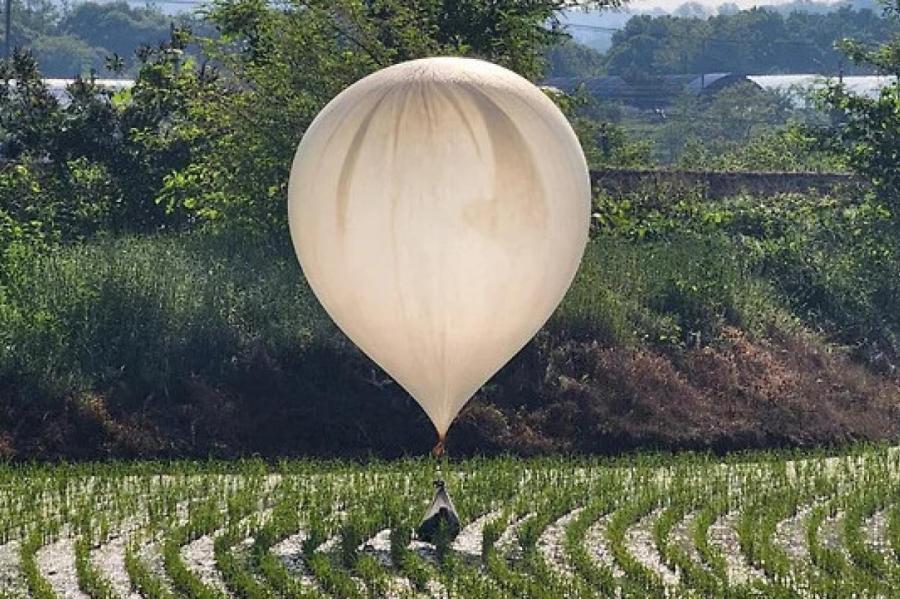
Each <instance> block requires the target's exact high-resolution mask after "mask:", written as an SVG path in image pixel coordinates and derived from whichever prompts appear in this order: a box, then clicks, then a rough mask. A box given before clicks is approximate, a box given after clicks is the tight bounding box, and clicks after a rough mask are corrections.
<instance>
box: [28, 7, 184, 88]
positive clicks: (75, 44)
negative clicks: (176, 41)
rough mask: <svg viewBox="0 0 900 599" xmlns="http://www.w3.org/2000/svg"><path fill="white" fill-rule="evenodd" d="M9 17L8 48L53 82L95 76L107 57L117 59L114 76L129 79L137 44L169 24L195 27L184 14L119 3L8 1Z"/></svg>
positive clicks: (163, 32) (162, 36)
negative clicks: (25, 53)
mask: <svg viewBox="0 0 900 599" xmlns="http://www.w3.org/2000/svg"><path fill="white" fill-rule="evenodd" d="M12 17H13V18H12V41H13V47H18V48H20V49H27V50H29V51H30V52H31V53H32V54H33V55H34V57H35V59H36V60H37V62H38V64H39V65H40V69H41V72H42V73H43V74H44V76H46V77H56V78H70V77H74V76H76V75H82V76H85V77H87V76H89V75H90V74H91V73H94V72H101V71H103V70H104V68H105V60H106V57H107V56H110V55H113V54H115V55H118V56H120V57H122V58H123V62H122V65H121V69H119V71H120V72H124V73H127V74H130V75H135V74H136V73H137V71H138V69H139V67H140V61H139V60H138V59H137V57H136V51H137V50H138V49H139V48H140V47H141V46H148V47H153V46H156V45H158V44H160V43H162V42H164V41H166V40H167V39H168V38H169V35H170V26H171V24H172V23H173V22H175V23H178V24H179V25H180V26H186V25H192V24H193V25H196V21H195V20H194V19H193V18H191V17H189V16H185V15H178V16H176V17H171V16H166V15H164V14H163V13H162V12H161V11H159V10H158V9H156V8H153V7H150V6H148V7H132V6H130V5H128V4H127V3H125V2H105V3H96V2H79V3H76V4H73V5H70V4H67V3H62V4H58V3H54V2H52V1H50V0H13V3H12Z"/></svg>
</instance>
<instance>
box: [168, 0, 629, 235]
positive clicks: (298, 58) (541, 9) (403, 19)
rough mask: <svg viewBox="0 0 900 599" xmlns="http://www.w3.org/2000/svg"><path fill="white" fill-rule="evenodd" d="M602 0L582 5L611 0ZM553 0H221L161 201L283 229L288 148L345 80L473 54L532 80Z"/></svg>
mask: <svg viewBox="0 0 900 599" xmlns="http://www.w3.org/2000/svg"><path fill="white" fill-rule="evenodd" d="M615 1H616V0H602V1H601V2H594V3H592V4H597V5H599V4H612V3H613V2H615ZM568 4H569V3H568V2H565V1H561V0H495V1H493V2H487V3H486V2H483V1H481V0H464V1H458V0H415V1H412V2H410V1H406V0H404V1H400V0H336V1H332V0H328V1H326V0H310V1H300V0H297V1H295V2H293V3H292V4H291V5H289V6H288V7H285V8H275V7H273V6H271V5H270V4H269V3H266V2H264V1H263V0H219V1H218V2H216V3H214V4H213V5H212V7H211V8H210V11H209V13H208V18H209V19H211V20H212V22H214V23H215V24H216V26H217V28H218V32H219V34H220V37H219V38H218V39H217V40H215V41H208V42H207V44H206V52H207V53H208V55H209V56H210V57H211V58H212V59H213V60H214V61H215V62H216V63H217V64H219V65H221V67H222V71H223V78H222V79H221V82H220V83H221V85H220V86H218V87H217V88H215V89H209V90H206V93H205V94H204V95H201V96H195V97H194V98H193V99H192V101H191V108H190V110H191V114H192V117H193V122H194V123H195V128H194V131H195V132H196V137H195V138H194V140H193V143H194V144H195V145H196V147H197V148H198V151H197V152H195V153H194V159H193V160H192V161H191V162H190V164H188V165H187V166H186V167H185V168H183V169H179V170H177V171H175V172H173V173H171V174H170V175H168V176H167V177H166V185H165V189H164V190H163V192H162V200H163V201H164V202H165V203H166V205H167V206H168V207H169V208H170V209H178V208H184V209H186V210H188V211H190V212H192V213H194V214H196V215H198V216H199V217H201V218H204V219H209V220H214V221H215V220H221V219H223V218H227V219H228V221H229V222H231V223H249V224H254V225H260V224H263V225H264V226H275V227H281V226H284V223H285V216H284V198H285V194H286V187H287V180H288V173H289V168H290V164H291V159H292V156H293V154H294V152H295V150H296V147H297V143H298V142H299V140H300V138H301V136H302V135H303V132H304V131H305V130H306V128H307V127H308V126H309V124H310V122H311V121H312V119H313V118H314V116H315V115H316V114H317V113H318V111H319V110H320V109H321V108H322V107H323V106H324V105H325V103H327V102H328V100H330V99H331V98H333V97H334V96H335V95H336V94H337V93H339V92H340V91H341V90H343V89H344V88H345V87H347V85H349V84H350V83H352V82H354V81H356V80H357V79H360V78H361V77H364V76H365V75H367V74H369V73H371V72H373V71H375V70H377V69H379V68H381V67H384V66H387V65H390V64H393V63H396V62H399V61H404V60H409V59H413V58H418V57H423V56H432V55H440V54H452V55H465V56H476V57H481V58H486V59H488V60H492V61H494V62H497V63H499V64H502V65H505V66H507V67H509V68H511V69H513V70H515V71H517V72H519V73H520V74H522V75H524V76H526V77H529V78H531V79H536V78H537V77H539V76H540V74H541V73H542V70H543V67H544V53H545V50H546V48H547V47H548V46H549V45H550V44H552V43H554V42H556V41H557V40H560V39H561V38H562V36H563V33H562V32H561V31H560V30H559V28H558V27H557V26H556V25H555V23H556V20H555V19H556V16H557V14H558V13H559V11H560V10H562V9H563V8H565V7H566V6H567V5H568Z"/></svg>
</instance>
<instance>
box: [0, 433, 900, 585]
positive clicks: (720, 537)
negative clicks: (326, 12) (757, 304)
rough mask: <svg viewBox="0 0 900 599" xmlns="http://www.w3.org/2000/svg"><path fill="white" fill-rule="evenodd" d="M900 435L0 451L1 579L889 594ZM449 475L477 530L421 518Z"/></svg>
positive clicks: (899, 523) (899, 509)
mask: <svg viewBox="0 0 900 599" xmlns="http://www.w3.org/2000/svg"><path fill="white" fill-rule="evenodd" d="M898 473H900V451H897V450H895V449H893V448H887V447H856V448H853V449H850V450H847V451H846V452H845V453H843V454H840V455H825V454H810V453H802V454H801V453H796V454H794V453H791V454H788V453H748V454H742V455H739V456H731V457H728V458H725V459H722V458H715V457H711V456H698V455H675V456H669V455H655V454H654V455H635V456H629V457H622V458H616V459H599V458H539V459H527V460H523V459H515V458H492V459H474V460H468V461H447V462H437V461H435V460H406V461H397V462H367V463H364V464H363V463H346V462H327V461H284V462H281V463H277V464H271V463H264V462H261V461H246V462H238V463H212V462H210V463H196V462H183V463H179V462H173V463H156V462H154V463H129V464H124V463H123V464H103V465H98V464H79V465H57V466H5V467H0V596H2V597H4V598H7V597H38V598H42V599H43V598H50V597H73V598H85V597H97V598H101V597H102V598H122V599H125V598H128V599H130V598H137V597H147V598H157V599H170V598H174V597H196V598H206V597H210V598H224V597H248V598H255V597H266V598H275V597H285V598H301V597H302V598H306V597H312V598H322V597H349V598H362V597H479V598H480V597H486V598H490V597H548V598H549V597H579V598H580V597H728V598H732V597H734V598H739V597H842V598H843V597H894V596H898V593H900V561H898V556H900V501H898V499H900V477H898ZM438 477H440V478H443V479H444V480H446V482H447V486H448V488H449V490H450V492H451V494H452V496H453V499H454V502H455V504H456V507H457V509H458V511H459V512H460V517H461V520H462V523H463V530H462V532H461V533H460V534H459V536H458V537H457V538H456V539H454V540H453V541H448V542H446V543H441V544H440V545H438V546H435V545H430V544H426V543H423V542H420V541H417V540H416V539H415V538H414V535H413V529H414V528H415V526H416V525H417V524H418V521H419V519H420V518H421V516H422V514H423V513H424V511H425V509H426V507H427V506H428V503H429V501H430V499H431V497H432V489H433V487H432V481H433V480H434V479H435V478H438Z"/></svg>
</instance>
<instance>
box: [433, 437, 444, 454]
mask: <svg viewBox="0 0 900 599" xmlns="http://www.w3.org/2000/svg"><path fill="white" fill-rule="evenodd" d="M431 455H432V456H434V457H436V458H441V457H444V437H443V435H442V436H441V437H440V438H439V439H438V442H437V445H435V446H434V447H432V448H431Z"/></svg>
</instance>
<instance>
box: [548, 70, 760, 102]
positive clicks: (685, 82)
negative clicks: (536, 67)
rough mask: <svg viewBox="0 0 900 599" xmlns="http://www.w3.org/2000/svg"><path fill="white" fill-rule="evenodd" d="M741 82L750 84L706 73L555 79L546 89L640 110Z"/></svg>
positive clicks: (741, 78)
mask: <svg viewBox="0 0 900 599" xmlns="http://www.w3.org/2000/svg"><path fill="white" fill-rule="evenodd" d="M739 82H745V83H746V82H749V80H748V79H747V77H745V76H744V75H738V74H735V73H705V74H700V75H662V76H658V77H651V76H648V77H646V78H641V79H632V78H625V77H621V76H618V75H603V76H600V77H552V78H550V79H547V80H546V81H545V82H544V85H547V86H550V87H555V88H557V89H560V90H562V91H564V92H566V93H572V92H574V91H576V90H578V89H582V90H584V92H585V93H587V94H590V95H591V96H593V97H595V98H604V99H608V100H619V101H622V102H625V103H626V104H631V105H633V106H637V107H640V108H657V107H660V106H665V105H668V104H671V103H672V102H673V101H674V100H675V98H677V97H678V96H680V95H682V94H685V93H693V94H697V95H703V94H710V93H716V92H717V91H719V90H721V89H724V88H725V87H728V86H729V85H734V84H736V83H739Z"/></svg>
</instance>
